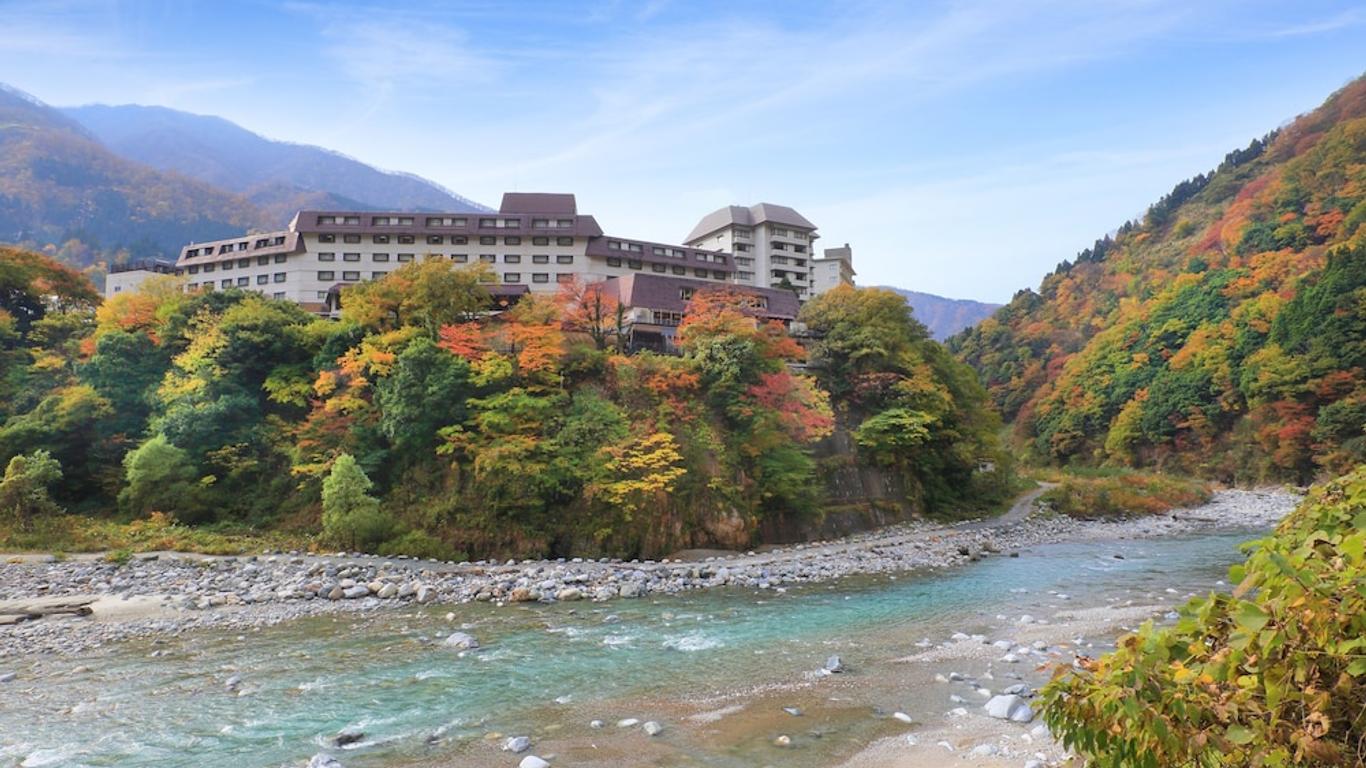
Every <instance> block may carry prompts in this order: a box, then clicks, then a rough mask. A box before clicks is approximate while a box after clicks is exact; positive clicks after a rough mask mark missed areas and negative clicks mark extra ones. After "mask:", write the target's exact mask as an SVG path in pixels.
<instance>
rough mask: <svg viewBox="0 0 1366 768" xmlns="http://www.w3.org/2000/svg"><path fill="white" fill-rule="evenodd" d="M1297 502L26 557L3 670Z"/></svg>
mask: <svg viewBox="0 0 1366 768" xmlns="http://www.w3.org/2000/svg"><path fill="white" fill-rule="evenodd" d="M1297 500H1298V497H1297V496H1295V495H1293V494H1291V493H1289V492H1285V491H1280V490H1257V491H1244V490H1226V491H1220V492H1218V493H1217V494H1216V496H1215V498H1214V499H1213V500H1212V501H1211V502H1210V503H1209V504H1205V505H1202V506H1200V507H1197V508H1193V509H1189V510H1180V511H1177V512H1174V513H1172V514H1168V515H1162V516H1156V517H1150V518H1142V519H1136V520H1126V521H1118V522H1099V521H1083V520H1076V519H1072V518H1065V517H1058V516H1051V515H1040V514H1034V515H1008V516H1007V517H1006V518H1003V519H1002V520H1001V521H978V522H968V523H959V524H954V525H941V524H931V523H915V524H908V525H901V526H895V527H892V528H887V529H884V530H880V531H877V532H874V533H868V534H861V535H857V536H853V537H849V538H846V539H840V540H838V541H830V542H815V543H809V544H798V545H794V546H790V547H783V548H778V549H773V550H769V551H763V552H749V553H735V554H725V555H712V556H707V557H703V558H701V559H684V558H678V559H664V560H660V561H657V562H656V561H630V562H624V561H620V560H607V559H603V560H580V559H573V560H556V561H521V562H515V561H507V562H501V563H497V562H476V563H449V562H439V561H431V560H414V559H405V558H381V557H374V556H366V555H360V554H354V553H352V554H346V553H338V554H335V555H310V554H304V553H298V552H266V553H262V554H260V555H255V556H245V557H206V556H200V555H187V554H176V553H149V554H144V555H140V556H137V557H135V558H133V559H132V560H131V561H129V562H127V563H122V564H116V563H111V562H105V561H104V560H103V559H101V558H98V557H75V558H71V559H66V560H57V559H54V558H50V557H48V558H45V557H25V558H14V561H13V562H6V563H5V564H3V565H0V658H2V657H6V656H20V655H29V654H69V653H81V652H84V651H87V650H89V649H91V648H94V647H98V646H101V645H103V644H106V643H109V642H114V641H119V640H124V639H127V638H131V637H137V636H147V635H166V634H180V633H183V632H186V631H190V630H194V629H199V628H243V629H245V628H249V627H259V626H263V625H268V624H274V623H277V622H281V621H285V620H289V619H293V618H298V617H302V616H308V615H315V614H320V613H326V612H343V611H355V612H364V611H376V610H383V609H385V608H386V607H388V606H394V605H402V604H411V603H463V602H470V601H481V602H492V603H499V604H512V603H522V602H534V601H540V602H557V601H558V602H568V601H581V600H586V601H607V600H613V599H618V598H628V599H629V598H639V597H644V596H647V595H657V594H673V593H678V592H683V591H687V590H695V589H705V588H711V587H723V586H729V587H742V588H757V589H774V590H782V589H783V588H784V587H785V586H786V585H793V584H803V583H812V582H821V581H828V580H832V579H837V578H840V577H844V576H850V575H855V574H884V573H895V572H902V571H914V570H928V569H942V568H948V567H952V566H955V565H958V564H961V563H964V562H968V561H972V560H978V559H981V558H985V557H1006V556H1010V555H1011V553H1012V552H1014V551H1016V550H1020V549H1023V548H1026V547H1030V546H1033V545H1036V544H1039V543H1044V542H1056V541H1063V540H1084V539H1087V538H1091V537H1105V538H1125V537H1160V536H1167V535H1174V534H1178V533H1182V532H1187V531H1193V530H1199V529H1202V528H1210V527H1252V526H1265V525H1267V524H1270V523H1272V522H1274V521H1275V520H1277V519H1279V518H1280V517H1281V516H1283V515H1284V514H1286V513H1287V512H1288V511H1289V510H1290V509H1292V508H1293V507H1294V505H1295V503H1296V502H1297ZM1003 588H1008V585H1003ZM53 598H63V599H62V600H60V601H58V602H60V603H61V604H63V605H70V604H72V603H75V604H76V605H77V606H78V607H79V606H81V605H84V606H88V608H89V610H88V611H84V610H75V611H68V612H63V613H62V614H61V617H60V618H53V617H49V616H46V615H44V614H43V613H42V612H38V611H34V610H33V606H34V604H35V603H38V602H41V601H40V600H39V599H47V600H51V599H53ZM3 671H4V670H3V669H0V672H3Z"/></svg>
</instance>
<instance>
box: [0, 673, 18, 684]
mask: <svg viewBox="0 0 1366 768" xmlns="http://www.w3.org/2000/svg"><path fill="white" fill-rule="evenodd" d="M17 676H18V675H16V674H15V673H13V672H0V683H8V682H9V681H11V680H13V679H14V678H15V677H17Z"/></svg>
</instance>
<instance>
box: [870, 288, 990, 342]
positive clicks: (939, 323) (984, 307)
mask: <svg viewBox="0 0 1366 768" xmlns="http://www.w3.org/2000/svg"><path fill="white" fill-rule="evenodd" d="M878 287H881V288H886V289H887V290H889V291H894V292H896V293H898V294H900V295H901V296H902V297H903V298H905V299H906V303H907V304H910V305H911V311H912V312H913V313H914V314H915V319H917V320H919V321H920V322H922V323H924V324H925V327H926V328H928V329H929V330H930V335H931V336H933V337H934V338H935V339H936V340H938V341H943V340H944V339H947V338H948V337H950V336H952V335H954V334H955V333H958V332H960V331H963V330H966V329H968V328H971V327H972V326H974V325H976V324H978V323H980V322H981V321H983V320H985V319H986V318H988V317H990V316H991V313H992V312H995V311H996V310H997V309H999V308H1000V307H1001V305H1000V304H988V303H986V302H982V301H973V300H972V299H949V298H945V297H943V296H936V295H934V294H932V293H922V292H920V291H908V290H906V289H904V288H894V287H892V286H890V285H884V286H878Z"/></svg>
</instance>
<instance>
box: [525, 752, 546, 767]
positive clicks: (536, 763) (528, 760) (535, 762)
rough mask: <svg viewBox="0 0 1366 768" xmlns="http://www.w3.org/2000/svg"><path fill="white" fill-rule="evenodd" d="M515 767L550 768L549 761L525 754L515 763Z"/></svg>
mask: <svg viewBox="0 0 1366 768" xmlns="http://www.w3.org/2000/svg"><path fill="white" fill-rule="evenodd" d="M517 768H550V763H548V762H546V761H545V760H543V759H541V758H539V757H537V756H535V755H527V756H526V757H524V758H522V762H520V763H518V764H517Z"/></svg>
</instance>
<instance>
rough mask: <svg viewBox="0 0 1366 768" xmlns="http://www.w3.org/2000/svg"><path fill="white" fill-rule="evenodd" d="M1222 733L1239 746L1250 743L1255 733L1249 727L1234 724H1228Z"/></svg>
mask: <svg viewBox="0 0 1366 768" xmlns="http://www.w3.org/2000/svg"><path fill="white" fill-rule="evenodd" d="M1224 735H1225V736H1227V737H1228V740H1229V741H1231V742H1233V743H1234V744H1237V745H1239V746H1242V745H1244V744H1250V743H1251V742H1252V740H1253V739H1254V738H1256V734H1254V733H1253V732H1252V730H1251V729H1249V728H1245V727H1243V726H1241V725H1236V724H1235V725H1230V726H1229V727H1228V731H1226V732H1225V733H1224Z"/></svg>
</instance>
